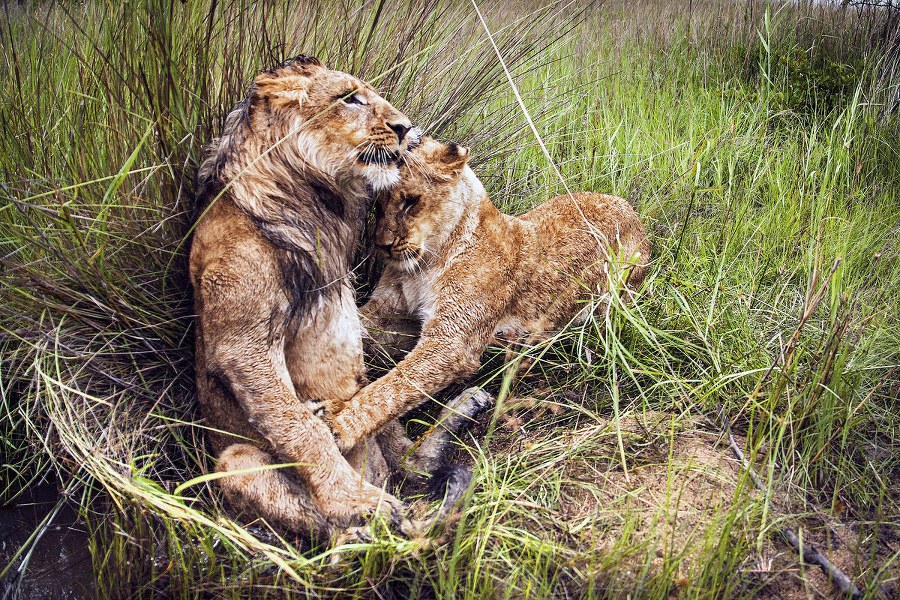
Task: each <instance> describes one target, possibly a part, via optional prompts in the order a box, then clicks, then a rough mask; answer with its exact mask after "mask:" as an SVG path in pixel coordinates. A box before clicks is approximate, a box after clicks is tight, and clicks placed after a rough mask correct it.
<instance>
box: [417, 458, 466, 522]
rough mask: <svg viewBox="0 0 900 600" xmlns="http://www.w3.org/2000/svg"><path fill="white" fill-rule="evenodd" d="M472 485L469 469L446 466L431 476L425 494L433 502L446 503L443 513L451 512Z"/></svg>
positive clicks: (462, 466) (460, 466) (453, 465)
mask: <svg viewBox="0 0 900 600" xmlns="http://www.w3.org/2000/svg"><path fill="white" fill-rule="evenodd" d="M470 483H472V471H471V469H469V467H466V466H464V465H458V464H452V463H451V464H449V465H444V466H442V467H440V468H438V469H437V470H436V471H434V472H433V473H432V474H431V477H430V478H429V480H428V483H427V484H426V488H425V493H426V495H427V496H428V498H429V499H431V500H441V499H443V501H444V503H443V505H442V507H441V511H442V512H443V511H447V510H450V509H451V508H452V507H453V506H454V505H455V504H456V503H457V502H459V500H460V498H462V497H463V496H464V495H465V493H466V490H468V489H469V484H470Z"/></svg>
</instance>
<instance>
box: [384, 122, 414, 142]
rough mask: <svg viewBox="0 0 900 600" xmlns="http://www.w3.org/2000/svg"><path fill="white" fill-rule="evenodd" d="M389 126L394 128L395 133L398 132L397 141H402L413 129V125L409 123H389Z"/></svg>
mask: <svg viewBox="0 0 900 600" xmlns="http://www.w3.org/2000/svg"><path fill="white" fill-rule="evenodd" d="M388 127H390V128H391V129H393V130H394V133H396V134H397V141H398V142H402V141H403V138H404V137H406V133H407V132H408V131H409V130H410V129H412V125H410V124H409V123H388Z"/></svg>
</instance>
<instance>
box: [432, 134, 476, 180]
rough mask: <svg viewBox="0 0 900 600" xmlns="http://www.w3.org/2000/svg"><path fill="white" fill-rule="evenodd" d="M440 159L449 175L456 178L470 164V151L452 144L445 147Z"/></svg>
mask: <svg viewBox="0 0 900 600" xmlns="http://www.w3.org/2000/svg"><path fill="white" fill-rule="evenodd" d="M438 158H439V160H440V162H441V165H442V167H443V168H444V170H445V171H446V172H447V174H448V175H454V176H456V175H459V174H460V173H461V172H462V170H463V167H465V166H466V163H467V162H469V149H468V148H466V147H465V146H459V145H457V144H454V143H453V142H451V143H449V144H447V145H446V146H444V147H443V149H442V152H441V155H440V156H439V157H438Z"/></svg>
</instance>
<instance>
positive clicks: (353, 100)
mask: <svg viewBox="0 0 900 600" xmlns="http://www.w3.org/2000/svg"><path fill="white" fill-rule="evenodd" d="M340 100H341V102H343V103H344V104H365V103H364V102H363V101H362V98H360V97H359V96H358V95H357V94H356V92H353V91H347V92H344V93H343V94H341V95H340Z"/></svg>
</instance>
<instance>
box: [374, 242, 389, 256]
mask: <svg viewBox="0 0 900 600" xmlns="http://www.w3.org/2000/svg"><path fill="white" fill-rule="evenodd" d="M392 245H393V244H391V243H387V244H379V243H378V242H375V247H376V248H378V249H379V250H381V251H382V252H384V253H385V254H390V253H391V246H392Z"/></svg>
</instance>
